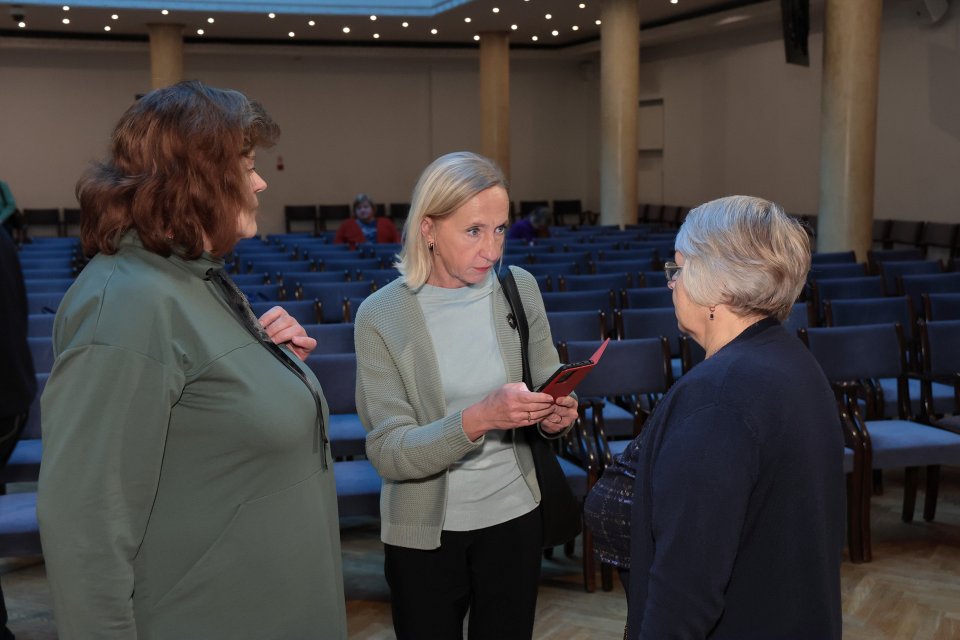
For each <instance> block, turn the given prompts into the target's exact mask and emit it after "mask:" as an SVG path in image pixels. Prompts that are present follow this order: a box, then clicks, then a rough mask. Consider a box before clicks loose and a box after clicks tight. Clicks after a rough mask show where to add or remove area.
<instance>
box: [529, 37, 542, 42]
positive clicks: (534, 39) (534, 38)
mask: <svg viewBox="0 0 960 640" xmlns="http://www.w3.org/2000/svg"><path fill="white" fill-rule="evenodd" d="M530 39H531V40H533V41H534V42H536V41H537V40H539V39H540V38H538V37H537V36H533V37H532V38H530Z"/></svg>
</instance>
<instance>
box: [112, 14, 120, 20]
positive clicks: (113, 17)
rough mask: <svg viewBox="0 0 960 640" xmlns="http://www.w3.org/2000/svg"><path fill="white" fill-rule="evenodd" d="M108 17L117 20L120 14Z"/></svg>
mask: <svg viewBox="0 0 960 640" xmlns="http://www.w3.org/2000/svg"><path fill="white" fill-rule="evenodd" d="M110 19H111V20H119V19H120V16H118V15H117V14H113V15H112V16H110Z"/></svg>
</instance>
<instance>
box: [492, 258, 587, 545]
mask: <svg viewBox="0 0 960 640" xmlns="http://www.w3.org/2000/svg"><path fill="white" fill-rule="evenodd" d="M500 286H501V287H503V292H504V293H505V294H506V296H507V303H508V304H509V305H510V309H511V311H512V313H513V317H514V319H515V320H516V324H517V331H518V332H519V333H520V353H521V357H522V359H523V382H524V383H525V384H526V385H527V388H528V389H533V380H532V379H531V375H530V361H529V359H528V355H527V342H528V341H529V337H530V326H529V325H528V324H527V315H526V312H525V311H524V310H523V301H521V300H520V292H519V291H518V290H517V282H516V280H514V278H513V272H512V271H510V270H509V269H507V273H506V275H505V276H503V277H502V278H501V279H500ZM514 431H515V432H518V433H519V434H520V435H521V437H523V438H525V439H526V442H527V444H528V445H529V446H530V452H531V453H532V454H533V464H534V466H535V467H536V470H537V484H539V485H540V520H541V522H542V524H543V546H544V548H549V547H556V546H559V545H562V544H565V543H567V542H569V541H570V540H573V539H574V538H576V537H577V536H578V535H579V534H580V529H581V526H582V521H583V512H582V511H581V509H580V503H579V501H578V500H577V499H576V498H575V497H574V495H573V491H571V490H570V485H569V484H568V483H567V477H566V476H565V475H564V474H563V469H561V468H560V463H559V462H558V461H557V454H556V452H555V451H554V449H553V446H551V444H550V442H549V441H548V440H546V439H544V437H543V436H542V435H541V434H540V431H539V429H538V425H531V426H529V427H520V428H518V429H515V430H514Z"/></svg>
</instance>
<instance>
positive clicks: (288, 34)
mask: <svg viewBox="0 0 960 640" xmlns="http://www.w3.org/2000/svg"><path fill="white" fill-rule="evenodd" d="M295 35H297V34H296V33H294V32H293V31H288V32H287V37H288V38H292V37H294V36H295Z"/></svg>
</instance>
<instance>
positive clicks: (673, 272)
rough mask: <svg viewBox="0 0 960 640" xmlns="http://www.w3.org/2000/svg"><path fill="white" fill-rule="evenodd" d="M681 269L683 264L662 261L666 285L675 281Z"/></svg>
mask: <svg viewBox="0 0 960 640" xmlns="http://www.w3.org/2000/svg"><path fill="white" fill-rule="evenodd" d="M681 269H683V265H679V264H677V263H676V262H664V263H663V275H665V276H667V285H668V286H669V285H670V284H671V283H673V282H676V281H677V277H679V276H680V270H681Z"/></svg>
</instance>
